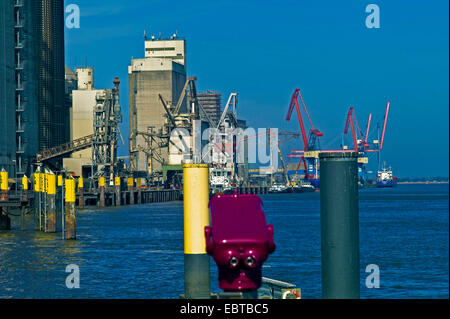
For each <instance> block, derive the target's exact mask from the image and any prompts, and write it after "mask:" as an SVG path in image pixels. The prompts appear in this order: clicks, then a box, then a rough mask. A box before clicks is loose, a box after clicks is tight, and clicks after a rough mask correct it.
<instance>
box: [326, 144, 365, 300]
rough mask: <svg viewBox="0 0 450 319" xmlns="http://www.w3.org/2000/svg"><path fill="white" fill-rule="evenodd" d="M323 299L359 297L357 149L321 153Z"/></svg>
mask: <svg viewBox="0 0 450 319" xmlns="http://www.w3.org/2000/svg"><path fill="white" fill-rule="evenodd" d="M320 224H321V251H322V298H324V299H358V298H359V297H360V282H359V281H360V274H359V212H358V164H357V153H356V152H324V153H321V154H320Z"/></svg>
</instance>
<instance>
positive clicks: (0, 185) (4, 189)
mask: <svg viewBox="0 0 450 319" xmlns="http://www.w3.org/2000/svg"><path fill="white" fill-rule="evenodd" d="M7 201H8V172H7V171H5V169H4V168H2V170H1V171H0V202H7Z"/></svg>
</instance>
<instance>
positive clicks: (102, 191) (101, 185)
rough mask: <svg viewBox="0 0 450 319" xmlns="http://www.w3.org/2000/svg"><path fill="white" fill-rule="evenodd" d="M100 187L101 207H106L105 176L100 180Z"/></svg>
mask: <svg viewBox="0 0 450 319" xmlns="http://www.w3.org/2000/svg"><path fill="white" fill-rule="evenodd" d="M98 187H100V207H105V178H104V177H103V176H101V177H99V179H98Z"/></svg>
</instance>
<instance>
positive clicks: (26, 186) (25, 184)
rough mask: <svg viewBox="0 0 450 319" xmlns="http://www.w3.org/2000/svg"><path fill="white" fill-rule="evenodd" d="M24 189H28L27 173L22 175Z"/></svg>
mask: <svg viewBox="0 0 450 319" xmlns="http://www.w3.org/2000/svg"><path fill="white" fill-rule="evenodd" d="M22 189H23V190H25V191H27V190H28V177H27V176H26V175H23V177H22Z"/></svg>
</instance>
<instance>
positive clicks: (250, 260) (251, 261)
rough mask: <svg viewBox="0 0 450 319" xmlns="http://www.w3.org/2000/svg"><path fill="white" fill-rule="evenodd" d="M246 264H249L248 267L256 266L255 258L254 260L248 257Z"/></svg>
mask: <svg viewBox="0 0 450 319" xmlns="http://www.w3.org/2000/svg"><path fill="white" fill-rule="evenodd" d="M245 263H246V264H247V266H249V267H252V266H253V265H254V264H255V258H253V257H252V256H248V257H247V259H246V260H245Z"/></svg>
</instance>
